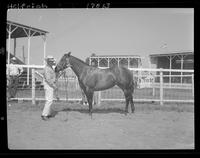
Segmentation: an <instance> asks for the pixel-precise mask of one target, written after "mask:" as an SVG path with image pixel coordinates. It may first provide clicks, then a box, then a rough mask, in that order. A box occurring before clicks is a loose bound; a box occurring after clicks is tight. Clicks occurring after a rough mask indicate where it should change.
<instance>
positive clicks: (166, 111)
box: [5, 3, 195, 150]
mask: <svg viewBox="0 0 200 158" xmlns="http://www.w3.org/2000/svg"><path fill="white" fill-rule="evenodd" d="M89 5H90V6H89V7H88V8H48V6H47V5H45V4H42V3H41V5H36V4H34V3H32V5H31V6H29V7H28V6H27V5H26V4H23V3H20V4H18V5H17V4H15V5H14V4H13V5H10V6H9V9H8V10H7V19H6V50H5V53H6V79H7V82H6V83H7V85H6V88H7V89H6V103H7V105H6V107H7V108H6V112H7V114H6V115H7V141H8V149H9V150H163V149H164V150H165V149H167V150H171V149H172V150H174V149H184V150H185V149H195V125H194V120H195V119H194V87H195V86H194V8H180V7H179V8H110V5H111V4H110V3H105V4H102V3H101V4H98V3H96V4H93V3H91V4H89ZM93 5H101V6H98V7H97V6H93Z"/></svg>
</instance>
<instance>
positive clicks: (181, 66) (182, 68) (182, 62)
mask: <svg viewBox="0 0 200 158" xmlns="http://www.w3.org/2000/svg"><path fill="white" fill-rule="evenodd" d="M181 70H183V55H182V56H181ZM182 83H183V72H182V71H181V84H182Z"/></svg>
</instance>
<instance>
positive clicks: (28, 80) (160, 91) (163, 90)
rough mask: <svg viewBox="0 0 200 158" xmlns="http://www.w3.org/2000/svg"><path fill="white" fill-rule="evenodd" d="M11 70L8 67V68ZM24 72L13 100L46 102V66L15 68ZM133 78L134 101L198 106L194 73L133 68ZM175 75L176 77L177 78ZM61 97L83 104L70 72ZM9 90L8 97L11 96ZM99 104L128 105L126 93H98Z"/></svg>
mask: <svg viewBox="0 0 200 158" xmlns="http://www.w3.org/2000/svg"><path fill="white" fill-rule="evenodd" d="M7 66H8V65H7ZM15 66H16V67H21V68H23V73H22V74H21V75H20V76H19V77H18V79H19V81H18V84H17V92H16V95H15V97H14V98H11V99H12V100H31V101H32V103H33V104H35V101H36V100H45V92H44V85H43V68H44V66H43V65H40V66H36V65H15ZM130 70H131V72H132V73H133V78H134V80H135V81H136V82H137V87H136V88H135V90H134V94H133V99H134V101H137V102H159V103H160V104H161V105H163V104H164V103H165V102H180V103H194V70H179V69H147V68H130ZM173 73H175V74H173ZM8 82H9V81H8ZM57 86H58V96H59V98H60V100H63V101H64V100H65V101H81V100H82V98H83V92H82V90H81V89H80V87H79V83H78V79H77V77H76V75H75V74H74V73H73V71H72V70H71V69H70V68H68V69H66V71H65V73H64V74H63V75H62V76H61V77H60V78H59V79H58V82H57ZM8 95H9V94H8V90H7V96H8ZM94 98H95V102H96V103H98V104H100V102H101V101H125V98H124V95H123V92H122V90H121V89H120V88H118V87H117V86H114V87H113V88H110V89H107V90H104V91H99V92H95V95H94Z"/></svg>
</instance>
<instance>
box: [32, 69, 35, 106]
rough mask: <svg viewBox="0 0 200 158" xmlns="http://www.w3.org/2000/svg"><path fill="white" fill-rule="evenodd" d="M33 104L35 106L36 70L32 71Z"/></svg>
mask: <svg viewBox="0 0 200 158" xmlns="http://www.w3.org/2000/svg"><path fill="white" fill-rule="evenodd" d="M32 104H33V105H35V69H34V68H33V69H32Z"/></svg>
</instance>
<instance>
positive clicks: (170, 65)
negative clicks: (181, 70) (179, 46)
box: [169, 56, 172, 87]
mask: <svg viewBox="0 0 200 158" xmlns="http://www.w3.org/2000/svg"><path fill="white" fill-rule="evenodd" d="M169 69H170V72H169V85H170V87H171V83H172V81H171V75H172V72H171V69H172V57H171V56H170V57H169Z"/></svg>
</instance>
